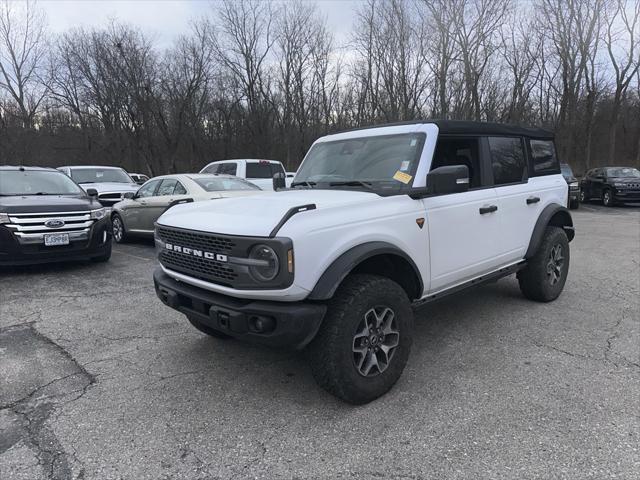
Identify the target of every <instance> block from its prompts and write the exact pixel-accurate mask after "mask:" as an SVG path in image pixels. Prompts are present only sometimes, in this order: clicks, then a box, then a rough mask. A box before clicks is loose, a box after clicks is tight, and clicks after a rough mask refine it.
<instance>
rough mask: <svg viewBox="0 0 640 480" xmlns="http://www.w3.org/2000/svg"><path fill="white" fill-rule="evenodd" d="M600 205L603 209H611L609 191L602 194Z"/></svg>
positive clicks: (611, 201) (611, 197)
mask: <svg viewBox="0 0 640 480" xmlns="http://www.w3.org/2000/svg"><path fill="white" fill-rule="evenodd" d="M602 203H603V205H604V206H605V207H613V193H612V192H611V190H608V189H607V190H605V191H604V192H602Z"/></svg>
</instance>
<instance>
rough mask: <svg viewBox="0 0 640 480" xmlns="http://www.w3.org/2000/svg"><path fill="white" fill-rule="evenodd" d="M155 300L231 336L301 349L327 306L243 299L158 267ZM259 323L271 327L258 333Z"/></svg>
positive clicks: (314, 332)
mask: <svg viewBox="0 0 640 480" xmlns="http://www.w3.org/2000/svg"><path fill="white" fill-rule="evenodd" d="M153 282H154V284H155V289H156V294H157V295H158V298H160V300H161V301H162V302H163V303H164V304H165V305H167V306H169V307H171V308H173V309H175V310H178V311H179V312H181V313H184V314H185V315H187V316H189V317H192V318H194V319H195V320H197V321H199V322H200V323H202V324H204V325H206V326H208V327H210V328H212V329H214V330H217V331H219V332H222V333H226V334H227V335H231V336H232V337H236V338H239V339H242V340H247V341H250V342H254V343H260V344H263V345H268V346H271V347H289V348H294V349H301V348H303V347H304V346H305V345H307V344H308V343H309V342H310V341H311V340H312V339H313V337H314V336H315V334H316V333H317V331H318V329H319V328H320V324H321V323H322V319H323V318H324V314H325V312H326V309H327V307H326V305H324V304H322V303H311V302H273V301H262V300H256V301H254V300H244V299H238V298H234V297H230V296H227V295H221V294H219V293H213V292H210V291H208V290H204V289H202V288H198V287H194V286H192V285H188V284H186V283H183V282H179V281H177V280H174V279H173V278H171V277H169V276H168V275H167V274H166V273H164V272H163V271H162V269H161V268H157V269H156V270H155V271H154V272H153ZM259 321H261V322H262V324H267V325H270V326H271V327H272V328H270V329H268V330H265V331H260V329H259V328H258V327H259V323H258V322H259Z"/></svg>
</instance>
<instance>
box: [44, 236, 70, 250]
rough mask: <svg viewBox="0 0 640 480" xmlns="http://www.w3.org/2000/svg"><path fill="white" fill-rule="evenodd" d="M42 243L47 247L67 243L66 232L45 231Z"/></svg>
mask: <svg viewBox="0 0 640 480" xmlns="http://www.w3.org/2000/svg"><path fill="white" fill-rule="evenodd" d="M44 244H45V245H46V246H47V247H54V246H56V245H69V234H68V233H46V234H45V235H44Z"/></svg>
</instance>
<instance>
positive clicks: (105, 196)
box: [98, 193, 122, 200]
mask: <svg viewBox="0 0 640 480" xmlns="http://www.w3.org/2000/svg"><path fill="white" fill-rule="evenodd" d="M98 198H99V199H101V200H102V199H105V200H120V199H121V198H122V194H121V193H101V194H100V195H98Z"/></svg>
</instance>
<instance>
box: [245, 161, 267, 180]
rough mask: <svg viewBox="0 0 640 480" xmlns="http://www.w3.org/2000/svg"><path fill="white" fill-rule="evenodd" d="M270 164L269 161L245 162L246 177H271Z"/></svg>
mask: <svg viewBox="0 0 640 480" xmlns="http://www.w3.org/2000/svg"><path fill="white" fill-rule="evenodd" d="M272 177H273V174H272V173H271V164H270V163H269V162H264V163H263V162H251V163H249V162H248V163H247V178H272Z"/></svg>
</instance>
